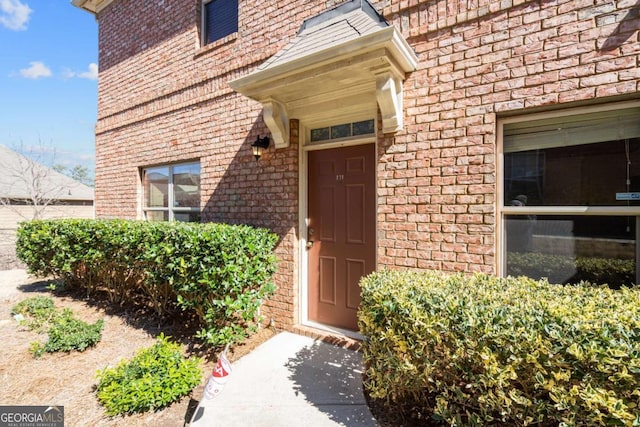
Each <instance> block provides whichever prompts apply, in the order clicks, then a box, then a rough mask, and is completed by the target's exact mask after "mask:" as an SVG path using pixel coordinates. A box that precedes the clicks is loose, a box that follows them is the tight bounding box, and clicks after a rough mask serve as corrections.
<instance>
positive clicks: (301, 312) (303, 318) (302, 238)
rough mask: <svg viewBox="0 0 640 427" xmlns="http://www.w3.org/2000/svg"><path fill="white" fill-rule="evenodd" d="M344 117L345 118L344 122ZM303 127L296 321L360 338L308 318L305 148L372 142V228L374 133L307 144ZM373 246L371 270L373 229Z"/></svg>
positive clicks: (301, 139)
mask: <svg viewBox="0 0 640 427" xmlns="http://www.w3.org/2000/svg"><path fill="white" fill-rule="evenodd" d="M346 121H348V120H345V122H346ZM375 129H378V121H377V120H375ZM307 134H308V132H307V129H305V128H304V127H303V126H302V123H301V124H300V133H299V135H300V145H299V147H300V148H299V150H298V164H299V165H300V167H299V168H298V171H299V179H298V182H299V188H298V206H299V214H298V219H299V221H298V257H297V258H298V261H297V264H298V284H299V286H298V298H299V299H298V301H299V304H298V313H297V314H298V319H299V320H298V324H300V325H302V326H309V327H312V328H314V329H320V330H324V331H327V332H332V333H337V334H340V335H345V336H348V337H351V338H355V339H359V340H362V339H363V338H364V337H363V336H362V335H361V334H359V333H358V332H356V331H350V330H347V329H342V328H338V327H335V326H329V325H325V324H322V323H318V322H314V321H311V320H309V283H308V277H309V276H308V266H309V257H308V255H307V248H306V245H307V240H308V237H309V236H308V235H307V229H308V226H307V217H308V213H309V211H308V189H309V180H308V177H309V160H308V158H309V156H308V153H309V151H316V150H328V149H332V148H341V147H349V146H354V145H364V144H373V145H374V156H375V157H374V159H375V164H376V167H375V168H374V174H375V177H374V180H375V183H376V189H375V192H376V197H375V200H376V215H375V228H376V230H377V229H378V215H377V211H378V197H377V195H378V188H377V187H378V185H377V184H378V144H377V141H378V135H377V132H376V135H373V136H367V137H358V138H349V139H345V140H341V141H330V142H326V143H314V144H308V143H307ZM373 244H374V246H375V253H376V255H375V270H377V269H378V233H377V231H376V234H375V238H374V242H373Z"/></svg>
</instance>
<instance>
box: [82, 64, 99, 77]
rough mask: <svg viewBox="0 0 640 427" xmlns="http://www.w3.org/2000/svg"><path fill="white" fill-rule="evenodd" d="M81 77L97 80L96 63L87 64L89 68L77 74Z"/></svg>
mask: <svg viewBox="0 0 640 427" xmlns="http://www.w3.org/2000/svg"><path fill="white" fill-rule="evenodd" d="M78 77H80V78H81V79H89V80H98V64H94V63H93V62H92V63H91V64H89V69H88V70H87V71H84V72H82V73H79V74H78Z"/></svg>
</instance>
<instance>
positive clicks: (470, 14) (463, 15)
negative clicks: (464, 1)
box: [382, 0, 536, 36]
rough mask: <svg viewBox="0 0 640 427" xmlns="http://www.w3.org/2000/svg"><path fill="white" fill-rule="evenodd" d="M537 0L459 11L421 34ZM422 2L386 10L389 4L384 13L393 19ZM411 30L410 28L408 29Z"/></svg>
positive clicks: (502, 1)
mask: <svg viewBox="0 0 640 427" xmlns="http://www.w3.org/2000/svg"><path fill="white" fill-rule="evenodd" d="M535 2H536V0H521V1H518V0H497V1H494V2H493V3H491V4H489V5H486V6H482V7H478V8H475V9H470V10H467V11H465V12H459V13H457V14H455V15H447V16H445V17H443V18H440V19H438V20H437V21H435V22H429V23H428V24H426V25H427V27H428V31H426V33H420V36H424V35H425V34H428V33H432V32H435V31H441V30H444V29H447V28H451V27H455V26H458V25H461V24H464V23H467V22H470V21H473V20H476V19H479V18H482V17H483V16H486V15H491V14H496V13H500V12H504V11H506V10H509V9H512V8H513V7H516V6H522V5H524V4H528V3H535ZM492 4H497V5H499V7H498V8H497V9H496V10H491V5H492ZM421 5H422V4H420V3H418V4H415V5H410V6H407V7H404V8H400V9H398V10H393V11H392V10H388V11H387V10H385V9H391V6H387V7H386V8H385V9H383V11H382V15H383V16H384V17H385V18H388V19H390V20H391V18H392V17H394V16H401V15H403V14H404V13H407V12H409V13H411V12H413V11H415V10H417V9H419V7H420V6H421ZM408 31H409V30H408Z"/></svg>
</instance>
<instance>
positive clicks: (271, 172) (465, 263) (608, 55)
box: [96, 0, 640, 327]
mask: <svg viewBox="0 0 640 427" xmlns="http://www.w3.org/2000/svg"><path fill="white" fill-rule="evenodd" d="M337 3H339V1H334V0H330V1H304V2H302V1H296V2H290V1H286V0H281V1H271V0H264V1H253V0H246V1H240V23H239V32H238V33H237V34H236V35H234V36H230V37H228V38H226V39H224V40H221V41H218V42H216V43H213V44H212V45H209V46H206V47H200V42H199V40H200V34H199V28H198V23H199V11H198V5H199V4H200V0H152V1H148V2H142V3H141V2H139V1H136V0H116V1H114V2H113V3H112V4H111V5H110V6H108V7H107V8H106V9H105V10H103V11H102V12H101V13H100V14H99V16H98V21H99V24H100V25H99V27H100V82H99V113H98V114H99V117H98V123H97V125H96V135H97V136H96V138H97V153H96V154H97V173H96V215H97V216H98V217H126V218H138V217H139V215H140V212H139V199H140V178H139V169H140V167H144V166H151V165H155V164H163V163H168V162H177V161H185V160H194V159H199V160H200V163H201V168H202V171H201V172H202V205H203V206H205V208H204V212H203V216H204V218H205V220H214V221H225V222H232V223H234V222H235V223H249V224H253V225H258V226H265V227H268V228H270V229H272V230H274V231H275V232H277V233H278V234H279V235H280V237H281V240H280V243H279V245H278V249H277V254H278V257H279V259H280V269H279V271H278V273H277V277H276V279H277V283H278V285H279V291H278V295H276V297H275V298H274V299H273V301H272V302H271V303H270V306H269V307H268V312H267V316H272V315H273V316H276V317H277V318H278V322H279V325H280V326H285V327H289V326H290V325H292V324H293V323H295V322H296V319H295V318H294V317H295V314H294V313H296V311H297V310H295V309H294V308H296V307H297V301H296V300H295V298H296V296H297V289H296V283H297V274H298V273H297V264H298V259H297V249H296V247H297V241H298V237H299V236H298V233H297V227H298V206H299V204H298V200H297V198H298V185H299V183H298V171H299V168H298V141H297V139H296V138H293V141H292V144H291V146H290V147H289V148H287V149H282V150H277V151H276V150H274V148H273V146H272V147H271V148H270V149H269V150H268V152H267V153H266V154H265V155H264V156H263V158H262V159H261V160H260V162H259V163H257V162H256V161H255V160H254V159H253V157H252V155H251V149H250V144H251V142H253V141H254V140H255V138H256V137H257V136H258V135H265V134H267V133H268V130H267V128H266V126H265V125H264V123H263V121H262V117H261V106H260V105H259V104H258V103H256V102H253V101H251V100H249V99H247V98H245V97H243V96H240V95H238V94H236V93H234V92H233V91H232V90H231V88H230V87H229V86H228V85H227V82H228V81H229V80H232V79H235V78H237V77H239V76H241V75H244V74H246V73H248V72H249V71H251V70H253V69H254V68H255V67H256V66H258V65H259V64H261V63H262V62H263V61H264V60H266V59H267V58H269V57H270V56H271V55H273V54H274V53H276V52H277V51H278V50H279V49H281V48H282V47H283V46H284V45H285V44H286V43H287V42H288V41H289V40H290V39H291V38H292V37H294V35H295V34H296V32H297V31H298V29H299V27H300V25H301V24H302V22H303V21H304V19H306V18H308V17H310V16H313V15H316V14H318V13H320V12H322V11H324V10H325V9H326V8H328V7H331V6H334V5H335V4H337ZM594 3H595V5H594ZM374 5H375V6H376V7H377V8H378V10H379V11H381V12H383V14H384V16H385V17H386V18H387V19H388V20H390V21H391V22H392V23H393V24H394V25H396V26H397V27H398V28H399V29H400V30H401V32H402V33H403V35H404V36H405V38H406V39H407V40H408V42H409V43H410V45H411V46H412V47H413V49H414V50H415V52H416V54H417V55H418V57H419V70H418V71H416V72H414V73H412V74H411V75H410V76H408V79H407V81H406V82H405V85H404V88H405V96H404V103H405V129H404V130H403V131H401V132H399V133H398V134H396V135H395V136H391V135H383V136H380V138H379V144H378V146H379V166H378V187H379V188H378V195H379V198H378V230H379V235H378V240H379V245H378V246H379V248H378V261H379V265H380V266H386V267H391V268H440V269H445V270H461V271H476V270H480V271H486V272H494V271H495V265H496V259H495V258H496V241H495V239H496V237H495V236H496V225H495V224H496V195H495V191H496V190H495V188H496V169H495V164H496V148H495V147H496V121H497V118H498V117H499V115H500V114H506V113H523V112H527V111H534V110H537V109H540V108H554V107H558V106H567V105H574V104H575V103H577V102H591V101H595V100H599V102H606V101H610V100H612V99H615V97H616V96H621V95H627V96H635V95H637V94H638V92H639V89H640V88H639V84H640V83H639V82H640V71H639V70H640V67H639V65H640V64H638V58H639V56H640V43H639V39H638V28H639V27H640V24H639V22H638V13H637V12H638V6H637V0H633V1H631V0H618V1H613V0H612V1H593V0H590V1H585V0H571V1H562V0H559V1H518V0H501V1H486V0H468V1H459V2H452V1H444V0H438V1H419V0H411V1H407V0H401V1H400V0H384V1H379V2H375V3H374ZM294 119H295V118H294ZM292 129H293V131H294V132H295V131H297V126H296V123H295V121H294V126H293V127H292ZM294 137H295V135H294Z"/></svg>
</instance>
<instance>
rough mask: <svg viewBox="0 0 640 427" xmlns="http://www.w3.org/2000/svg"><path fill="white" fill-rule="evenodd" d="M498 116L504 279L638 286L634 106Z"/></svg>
mask: <svg viewBox="0 0 640 427" xmlns="http://www.w3.org/2000/svg"><path fill="white" fill-rule="evenodd" d="M538 117H539V118H525V119H517V118H510V119H505V120H502V121H501V123H500V126H501V127H502V191H503V194H502V207H501V220H502V221H501V223H502V228H501V230H502V239H501V241H502V252H501V253H502V257H501V261H502V263H501V270H502V272H503V273H504V274H505V275H512V276H518V275H525V276H529V277H532V278H535V279H539V278H543V277H546V278H548V279H549V281H550V282H553V283H577V282H580V281H582V280H586V281H590V282H595V283H599V284H608V285H610V286H612V287H619V286H622V285H630V284H634V283H637V281H638V273H637V270H638V262H637V261H638V252H639V251H638V245H637V241H638V230H639V227H638V224H640V222H639V218H640V107H631V108H616V109H610V110H608V111H595V110H593V109H590V110H581V111H577V112H575V113H572V112H563V113H556V114H553V115H548V114H547V115H544V116H538Z"/></svg>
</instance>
